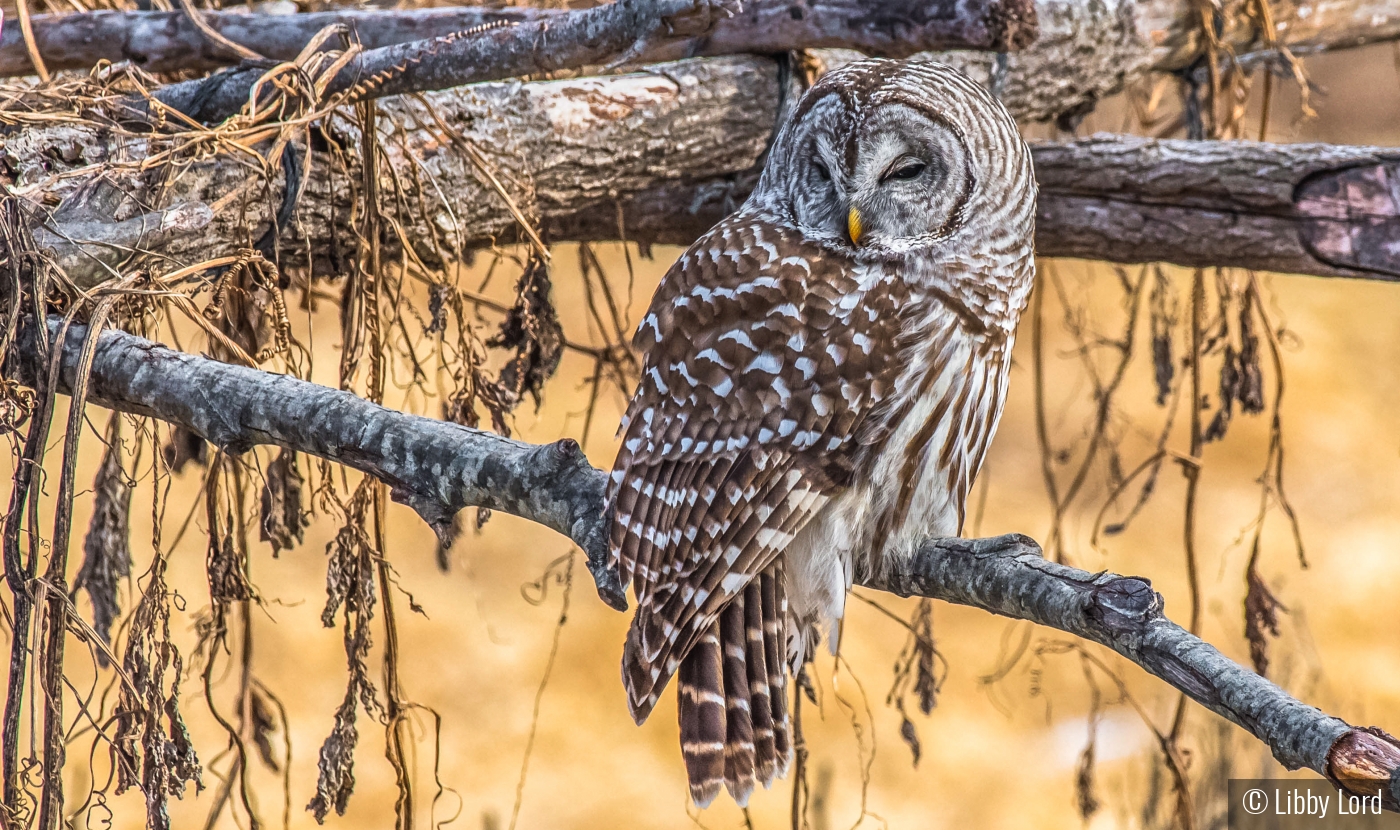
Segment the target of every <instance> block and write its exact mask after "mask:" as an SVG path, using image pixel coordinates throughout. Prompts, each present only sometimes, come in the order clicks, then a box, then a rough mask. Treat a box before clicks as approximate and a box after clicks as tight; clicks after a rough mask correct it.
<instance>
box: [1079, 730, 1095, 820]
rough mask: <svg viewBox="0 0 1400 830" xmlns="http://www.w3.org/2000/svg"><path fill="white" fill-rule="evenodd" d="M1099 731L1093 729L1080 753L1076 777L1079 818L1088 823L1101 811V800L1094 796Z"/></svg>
mask: <svg viewBox="0 0 1400 830" xmlns="http://www.w3.org/2000/svg"><path fill="white" fill-rule="evenodd" d="M1096 737H1097V730H1094V729H1093V728H1092V727H1091V728H1090V732H1089V743H1088V744H1086V745H1085V746H1084V751H1083V752H1081V753H1079V763H1078V765H1077V767H1076V769H1075V775H1074V800H1075V804H1076V806H1078V807H1079V817H1080V818H1082V819H1084V820H1085V821H1088V820H1089V819H1090V818H1092V817H1093V815H1094V813H1097V812H1098V811H1099V806H1100V804H1099V799H1098V797H1097V796H1096V795H1095V794H1094V745H1095V743H1096V740H1095V739H1096Z"/></svg>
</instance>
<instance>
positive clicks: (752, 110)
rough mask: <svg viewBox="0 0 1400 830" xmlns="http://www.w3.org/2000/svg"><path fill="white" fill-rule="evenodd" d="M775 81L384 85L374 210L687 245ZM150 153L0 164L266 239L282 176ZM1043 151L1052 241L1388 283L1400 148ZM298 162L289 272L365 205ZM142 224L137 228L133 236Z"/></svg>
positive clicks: (731, 62)
mask: <svg viewBox="0 0 1400 830" xmlns="http://www.w3.org/2000/svg"><path fill="white" fill-rule="evenodd" d="M779 76H780V72H779V69H778V66H777V64H776V62H774V61H772V60H768V59H765V58H751V57H746V58H719V59H710V60H691V61H682V62H679V63H674V64H666V65H664V66H658V67H653V68H651V69H650V71H648V72H646V73H637V74H630V75H620V76H609V77H602V78H578V79H572V80H565V81H548V82H539V83H528V84H518V83H501V84H495V83H490V84H478V85H475V86H472V87H469V88H464V89H459V90H450V91H445V92H436V93H428V94H425V95H423V96H421V97H417V96H413V97H396V98H387V99H384V100H382V101H380V102H379V107H380V111H381V114H382V116H383V117H382V118H380V123H381V124H382V125H383V127H382V129H384V131H385V132H384V133H383V134H382V145H383V147H384V152H385V153H386V155H387V158H388V163H387V164H384V165H381V169H383V170H384V175H385V177H386V179H385V181H384V183H383V185H382V188H383V189H384V191H385V192H393V188H395V187H398V188H401V189H402V190H401V195H402V198H400V199H398V200H396V203H395V204H393V205H389V206H386V208H385V210H387V211H389V212H390V213H391V215H393V216H394V219H395V222H396V223H397V226H398V227H399V228H402V230H403V238H404V239H407V240H409V241H410V243H411V244H413V245H414V246H415V249H414V253H415V254H417V256H418V257H419V259H421V260H423V261H424V262H427V263H435V262H436V260H437V259H438V257H439V255H440V254H441V253H444V252H445V253H446V254H448V255H458V256H460V255H461V254H462V253H463V252H465V251H467V250H469V249H472V248H477V247H483V246H489V245H491V244H494V243H495V242H496V241H497V240H500V239H509V238H512V234H514V233H515V232H516V231H515V229H516V227H517V224H516V223H517V219H516V217H515V214H514V213H513V212H512V211H511V209H510V208H509V206H508V205H507V203H506V202H505V200H503V199H502V198H501V196H500V194H499V193H498V192H497V191H496V189H495V186H494V183H493V182H491V181H490V180H488V179H487V178H486V177H485V176H484V175H483V173H482V164H484V165H485V166H486V167H487V168H489V170H491V171H493V175H494V176H495V178H496V181H497V182H499V183H501V185H502V186H503V187H504V188H505V190H506V192H507V194H508V195H509V196H510V197H511V199H512V200H513V201H514V202H515V204H516V205H520V206H524V207H525V208H526V209H527V210H528V212H530V213H531V214H533V215H534V216H536V217H538V221H539V222H540V224H541V226H542V227H541V230H542V231H543V233H544V236H545V237H546V238H547V239H551V240H553V241H566V240H598V239H618V238H620V237H625V238H627V239H631V240H635V241H640V242H642V243H653V242H656V243H675V244H682V245H684V244H689V243H690V242H691V241H692V240H694V239H695V238H696V237H697V236H699V235H700V234H701V233H702V232H704V231H705V230H706V229H707V228H709V227H710V226H711V225H713V224H714V223H715V222H717V221H718V220H719V219H720V218H722V217H723V216H724V215H725V214H727V213H729V212H731V211H732V210H734V209H735V208H736V207H737V206H738V205H739V204H740V203H741V202H742V201H743V199H744V198H745V197H746V196H747V195H748V192H749V190H750V188H752V186H753V183H754V182H755V181H756V177H757V169H758V165H759V164H760V161H761V158H762V155H763V153H764V150H765V148H766V147H767V142H768V140H769V138H770V136H771V134H772V131H773V129H774V127H775V124H776V123H777V120H778V117H779V116H778V113H779V110H780V109H781V107H782V105H783V104H782V102H783V100H784V90H782V89H781V88H780V87H779ZM323 129H324V130H325V134H326V135H327V136H330V137H331V138H332V139H334V140H335V141H336V142H338V146H339V147H343V148H349V149H347V153H348V152H349V150H351V149H353V148H355V147H358V146H359V139H358V133H357V132H355V128H354V126H353V125H349V124H347V123H346V122H344V121H340V120H334V119H333V120H330V121H328V122H327V123H326V124H324V125H323ZM161 150H162V145H160V144H158V143H155V142H152V141H151V140H149V139H148V138H145V137H135V138H132V137H119V136H116V135H113V134H112V133H110V132H109V131H107V130H105V129H104V128H103V127H102V126H101V125H100V124H96V123H94V124H74V123H68V122H63V123H47V124H42V125H37V126H33V127H30V128H27V129H25V130H22V131H20V132H18V133H17V134H15V135H12V136H10V137H9V138H8V140H7V141H6V142H5V143H4V146H3V147H0V161H3V162H4V163H5V164H6V166H8V167H9V168H10V169H11V170H14V171H15V172H16V190H17V192H18V193H20V194H21V195H23V196H25V197H26V200H27V202H28V203H30V204H31V205H34V204H45V203H47V204H53V203H58V202H65V205H64V209H63V211H64V212H72V211H75V210H77V208H74V207H73V204H74V203H82V202H83V201H84V200H86V199H90V198H92V197H93V193H94V188H86V189H84V187H83V184H84V182H100V186H99V187H97V188H96V189H95V190H96V191H97V192H102V193H109V194H115V198H116V199H117V202H119V204H117V205H115V206H112V205H108V206H106V207H105V208H104V209H105V210H107V211H108V212H109V214H110V215H112V216H114V217H116V219H127V218H129V217H130V216H132V215H133V214H136V215H139V214H141V213H145V212H146V211H148V210H149V209H150V208H149V207H148V206H150V205H163V204H178V203H182V202H186V201H192V202H202V203H204V204H208V205H214V204H216V203H218V202H220V200H224V201H225V202H227V201H228V200H229V199H230V197H229V194H230V193H235V194H241V195H240V196H238V197H236V198H237V199H238V201H237V202H235V204H234V205H232V206H230V207H229V208H228V209H225V210H222V211H219V212H216V214H215V215H214V216H213V218H212V220H211V221H210V224H209V225H208V226H207V228H206V229H205V230H203V231H201V232H200V233H190V234H183V235H180V234H167V235H165V236H164V237H162V238H159V239H152V238H145V239H142V238H139V236H138V237H134V238H132V239H130V240H128V242H127V249H128V250H129V249H131V248H138V247H140V248H144V249H145V250H148V251H151V252H154V253H158V254H160V255H161V256H163V257H168V258H170V259H172V260H173V261H175V262H179V263H182V264H187V263H191V262H198V261H200V260H203V259H206V258H209V257H214V256H224V255H228V254H231V253H233V252H234V251H236V250H239V249H242V248H244V247H246V245H247V240H248V239H250V238H251V239H257V238H259V237H260V236H261V235H262V234H263V233H264V232H265V230H266V229H267V228H268V226H269V224H270V222H271V220H272V216H273V213H274V211H275V209H276V205H277V204H278V201H279V200H280V198H281V190H282V187H283V182H282V181H281V178H280V170H274V173H273V177H272V178H271V180H259V179H258V178H256V177H257V176H258V175H260V174H259V173H257V172H254V173H253V174H251V175H252V176H253V177H254V178H250V173H249V171H248V169H247V168H246V167H242V166H239V165H234V164H228V163H227V160H226V159H223V158H218V157H216V158H212V159H209V160H207V161H195V162H191V163H189V164H187V165H186V166H184V167H183V168H182V170H181V175H180V177H179V186H178V188H177V189H175V190H174V191H169V190H166V189H164V184H163V181H164V180H163V179H162V178H160V177H157V176H152V175H149V174H148V173H147V172H146V171H144V170H142V169H141V167H140V162H141V160H142V159H143V158H145V157H147V156H149V155H151V154H154V153H156V152H160V151H161ZM1033 153H1034V156H1035V162H1036V173H1037V176H1038V178H1039V180H1040V183H1041V194H1040V209H1039V214H1038V218H1037V227H1036V244H1037V248H1038V250H1039V251H1040V253H1041V254H1043V255H1046V256H1070V257H1082V258H1086V259H1098V260H1109V261H1114V262H1125V263H1132V262H1153V261H1163V262H1173V263H1178V264H1182V265H1188V266H1197V265H1200V266H1210V265H1225V266H1238V267H1243V268H1253V269H1258V270H1275V271H1283V272H1290V273H1302V274H1317V275H1325V276H1347V277H1359V278H1368V279H1396V278H1400V194H1397V192H1396V191H1395V190H1394V189H1392V188H1391V187H1390V186H1389V182H1390V181H1394V180H1397V179H1400V151H1396V150H1394V149H1383V148H1370V147H1338V146H1330V145H1322V144H1292V145H1278V144H1258V143H1253V142H1243V141H1236V142H1186V141H1153V140H1149V139H1141V138H1130V137H1114V138H1105V137H1096V138H1091V139H1087V140H1083V141H1079V142H1074V143H1070V144H1040V145H1037V146H1036V147H1034V148H1033ZM65 159H72V160H73V161H72V162H65V161H64V160H65ZM309 167H310V169H311V170H312V171H313V175H312V177H311V178H310V180H309V181H308V182H307V185H306V187H305V189H304V190H303V193H302V196H301V199H300V202H299V212H298V215H297V221H296V222H295V223H293V224H292V226H291V227H289V228H288V229H287V230H286V232H285V233H284V234H283V236H282V239H281V244H280V248H281V251H282V252H283V255H284V257H285V260H284V264H286V265H293V266H295V265H299V264H306V263H305V262H299V261H298V259H297V257H298V256H300V255H301V254H302V253H303V252H310V254H311V255H312V256H314V257H318V258H320V259H317V260H316V261H313V262H312V263H310V264H311V266H312V267H313V269H314V270H315V271H316V272H317V273H320V274H333V273H336V272H337V266H336V264H335V263H334V262H332V261H330V260H329V259H328V258H329V257H331V256H333V255H334V251H335V250H336V240H338V239H339V240H344V239H350V238H353V237H352V234H353V230H352V229H351V228H350V227H349V226H348V225H347V224H346V223H347V222H348V217H350V216H353V215H356V214H354V213H353V211H352V210H351V209H350V207H351V206H350V199H351V198H353V194H351V193H349V192H348V190H347V189H346V188H344V187H342V186H341V184H340V183H341V182H342V179H341V178H339V177H338V176H337V175H336V174H335V173H334V163H333V160H332V157H331V154H330V153H322V152H319V151H318V152H314V153H313V154H312V157H311V162H310V164H309ZM85 169H86V171H90V173H89V172H85ZM341 175H343V174H341ZM263 188H266V189H265V190H264V189H263ZM172 193H173V195H172ZM402 205H408V206H412V209H411V210H404V209H403V208H402V207H401V206H402ZM36 212H38V211H37V210H36ZM78 212H79V213H84V212H83V211H78ZM87 213H90V211H87ZM40 215H41V216H42V213H40ZM619 220H620V224H619ZM64 222H65V220H64V219H63V216H62V215H58V216H55V217H54V218H53V219H51V220H48V224H49V226H50V228H51V229H53V230H55V231H65V227H66V226H65V224H64ZM152 224H153V222H152V221H148V222H146V223H145V224H144V225H143V224H141V223H137V224H135V225H131V226H130V228H131V231H132V233H133V234H138V233H139V232H140V231H141V229H142V228H144V227H149V226H151V225H152ZM65 232H66V234H67V236H68V237H70V238H73V239H78V240H82V239H88V238H91V237H89V236H85V235H84V233H83V232H80V231H79V230H76V229H67V230H66V231H65ZM109 236H110V235H109ZM389 241H390V242H391V243H392V242H397V240H389ZM107 242H108V243H111V242H112V240H111V239H110V238H109V239H108V240H107ZM104 251H105V254H104V253H103V252H104ZM91 253H92V258H91V259H87V260H84V261H83V262H78V263H75V266H76V267H78V270H71V271H69V276H70V278H72V279H74V281H75V282H77V283H79V284H83V285H91V284H92V283H93V282H95V281H98V280H101V279H105V278H106V277H107V276H108V274H109V273H110V272H109V271H108V270H107V268H108V267H114V266H115V265H117V264H119V263H120V262H121V260H122V259H125V258H126V251H124V250H123V249H122V248H121V247H120V246H114V245H113V244H107V245H106V246H105V247H102V248H101V249H100V250H94V251H92V252H91ZM103 256H105V257H106V258H107V259H106V261H105V262H106V264H105V265H103V264H101V263H100V262H99V260H100V259H101V258H102V257H103Z"/></svg>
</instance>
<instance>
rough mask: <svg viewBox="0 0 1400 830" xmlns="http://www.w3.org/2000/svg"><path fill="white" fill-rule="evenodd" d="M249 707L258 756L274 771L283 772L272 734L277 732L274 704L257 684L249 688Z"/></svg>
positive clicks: (254, 744)
mask: <svg viewBox="0 0 1400 830" xmlns="http://www.w3.org/2000/svg"><path fill="white" fill-rule="evenodd" d="M249 695H250V701H249V702H250V703H251V704H252V705H251V706H250V707H249V708H250V709H251V710H252V716H253V746H255V747H257V748H258V757H259V758H261V759H262V762H263V763H264V764H266V765H267V768H268V769H270V770H272V771H273V772H281V771H282V765H281V763H280V762H278V760H277V753H276V751H274V750H273V747H272V736H273V735H274V734H276V732H277V718H276V716H274V715H273V712H272V705H271V703H270V702H269V701H268V699H267V693H266V692H264V691H263V690H262V689H260V688H258V687H257V686H253V687H252V688H251V689H250V690H249Z"/></svg>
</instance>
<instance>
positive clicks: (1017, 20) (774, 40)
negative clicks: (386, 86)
mask: <svg viewBox="0 0 1400 830" xmlns="http://www.w3.org/2000/svg"><path fill="white" fill-rule="evenodd" d="M793 8H797V9H798V12H797V14H793V13H792V9H793ZM202 14H203V17H204V20H205V22H207V23H208V24H209V26H210V27H211V28H212V29H213V30H214V31H215V32H217V33H218V34H219V35H221V36H223V37H224V38H226V39H228V40H229V41H232V42H233V43H236V44H239V45H241V46H244V47H247V48H250V49H252V50H253V51H255V52H257V53H258V54H260V55H262V56H264V57H266V58H269V59H271V60H279V61H285V60H292V59H294V58H296V56H297V55H298V54H300V53H301V50H302V48H303V47H305V46H306V44H307V43H309V42H310V41H311V39H312V38H313V37H315V35H316V33H317V32H319V31H321V30H322V29H324V28H325V27H327V26H334V25H344V26H346V27H348V28H349V30H350V31H351V32H352V33H353V36H354V37H355V38H356V39H357V40H358V41H359V43H360V44H361V45H362V46H364V48H366V49H380V48H383V47H386V46H393V45H396V44H401V43H408V42H410V41H415V40H424V39H428V38H435V37H443V36H445V35H450V34H453V33H454V32H461V31H464V30H467V29H474V28H476V27H478V26H482V25H485V24H493V23H509V24H512V25H522V24H534V25H540V26H544V27H548V28H557V27H558V26H559V24H560V23H561V22H564V21H566V20H567V19H568V18H569V15H570V13H569V12H566V11H561V10H558V9H533V8H499V9H491V8H475V7H473V8H431V9H392V10H391V9H384V10H377V9H374V10H371V9H339V10H335V11H325V12H313V13H309V14H293V15H272V14H259V13H253V14H242V13H237V12H224V11H206V12H203V13H202ZM1034 19H1035V18H1034V6H1033V5H1032V3H1031V2H1030V0H1009V1H1008V0H941V2H934V3H929V2H923V1H922V0H917V1H916V0H810V1H809V2H807V3H804V4H802V5H801V6H793V4H792V3H790V2H787V1H786V0H781V1H778V0H750V2H745V3H743V4H742V6H741V7H739V8H738V9H737V11H736V13H735V14H734V15H733V16H722V17H720V18H719V19H718V20H716V21H715V24H714V28H713V29H712V30H711V31H710V32H709V33H708V34H707V35H705V36H704V37H699V38H696V37H685V36H684V35H683V33H675V34H672V33H667V35H666V36H665V37H661V38H657V39H656V40H655V41H653V42H652V43H650V44H648V46H647V49H646V50H645V51H644V52H642V53H641V54H640V55H638V56H636V60H638V61H648V62H649V61H664V60H677V59H680V58H688V57H698V56H705V55H729V54H738V53H741V52H756V53H759V54H772V53H777V52H786V51H789V50H793V49H812V48H820V47H828V48H845V49H857V50H859V51H861V52H864V53H866V54H869V55H879V56H883V57H893V58H899V57H907V56H909V55H912V54H913V53H915V52H921V51H926V50H930V49H979V50H980V49H990V50H993V51H1004V50H1007V49H1015V48H1019V47H1021V46H1024V45H1026V44H1027V43H1029V42H1030V41H1031V40H1032V39H1033V38H1034V36H1035V26H1034ZM33 26H34V39H35V42H36V44H37V46H38V48H39V54H40V55H41V56H42V58H43V60H44V63H45V64H46V65H47V67H48V69H49V70H50V71H53V70H58V69H90V68H91V67H93V66H95V65H96V64H97V63H98V61H101V60H109V61H114V62H115V61H120V60H129V61H131V62H132V63H135V64H136V65H137V66H140V67H141V68H142V69H145V70H146V71H147V72H156V73H161V72H176V71H191V70H194V71H204V70H210V69H216V68H218V67H221V66H232V65H234V64H237V63H238V62H239V61H240V60H241V57H240V56H238V55H235V54H233V53H232V52H231V51H230V50H228V49H226V48H220V46H219V45H218V44H215V43H212V42H210V41H209V40H208V39H207V38H205V37H204V36H203V35H202V34H200V32H199V31H198V30H197V29H196V28H195V26H194V25H193V24H192V23H191V22H190V20H189V18H188V16H186V15H184V14H182V13H181V12H156V11H151V12H115V11H95V12H88V13H85V14H63V15H53V14H47V15H39V16H37V17H35V18H33ZM553 45H554V41H553V38H551V46H553ZM33 71H34V69H33V65H32V63H31V62H30V58H29V54H28V52H27V51H26V49H25V44H24V39H23V37H22V33H21V32H20V31H19V30H18V29H13V30H9V29H7V30H6V31H5V32H4V37H3V40H0V76H11V75H29V74H32V73H33Z"/></svg>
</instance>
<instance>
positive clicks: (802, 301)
mask: <svg viewBox="0 0 1400 830" xmlns="http://www.w3.org/2000/svg"><path fill="white" fill-rule="evenodd" d="M877 267H878V266H877ZM902 285H903V284H902V283H901V282H900V281H899V280H895V279H889V278H888V275H882V274H880V273H879V272H878V271H865V270H862V269H860V268H855V267H853V263H852V262H851V261H850V260H845V259H833V258H831V257H830V256H829V255H827V254H825V253H824V252H823V251H822V250H821V249H820V248H817V247H816V246H814V245H812V244H810V243H806V242H803V241H802V240H800V239H798V238H797V237H796V236H794V235H792V234H790V233H786V232H784V231H782V230H780V229H778V228H777V227H775V226H773V225H771V224H768V223H766V222H763V221H762V220H761V219H756V218H755V217H752V216H749V217H744V216H736V217H731V218H730V219H728V220H726V221H724V222H722V223H721V224H720V225H718V226H716V227H715V228H714V229H713V230H711V231H710V232H709V234H707V235H706V236H705V237H702V238H701V239H700V240H699V241H697V242H696V243H695V245H694V246H692V247H691V248H690V250H689V251H687V252H686V254H685V255H684V256H683V257H681V259H680V260H679V261H678V262H677V263H676V264H675V266H673V267H672V268H671V270H670V271H669V272H668V273H667V275H666V277H665V279H664V280H663V281H662V285H661V287H660V288H659V289H658V291H657V294H656V296H655V297H654V299H653V300H652V305H651V308H650V311H649V313H648V314H647V316H646V318H645V319H644V320H643V321H642V324H641V327H640V329H639V331H638V334H637V339H636V341H635V345H636V347H637V348H638V350H639V351H641V352H642V353H643V354H644V355H645V358H644V364H643V374H642V380H641V384H640V386H639V388H638V390H637V394H636V396H635V397H634V399H633V401H632V403H631V406H630V407H629V409H628V413H627V417H626V419H625V420H624V425H623V430H624V439H623V447H622V450H621V451H620V452H619V454H618V458H617V461H616V463H615V465H614V469H613V474H612V478H611V480H610V483H609V492H608V503H609V505H610V509H611V510H612V534H611V539H610V544H611V551H612V554H613V556H614V557H615V558H616V561H617V563H618V565H619V566H620V569H621V570H620V572H621V574H622V578H623V580H624V584H625V582H626V581H629V580H630V581H631V582H632V584H633V587H634V590H635V592H636V595H637V613H636V617H635V618H634V620H633V624H632V630H631V632H630V633H629V635H628V640H627V646H626V652H625V654H624V657H623V665H624V680H625V682H626V685H627V688H628V700H629V704H630V705H631V708H632V713H633V716H634V717H636V718H637V720H638V721H641V720H643V719H644V718H645V717H646V716H647V714H648V713H649V712H650V711H651V708H652V706H653V705H654V704H655V701H656V699H657V696H658V695H659V694H660V692H661V690H662V688H663V687H664V686H665V685H666V683H667V682H668V680H669V679H670V677H671V675H672V674H674V672H675V671H676V668H677V667H678V665H679V664H680V661H681V659H682V658H683V657H684V656H685V655H686V654H687V653H688V652H689V651H690V650H691V648H692V647H693V646H694V645H695V644H696V643H697V642H698V641H699V639H700V638H701V636H702V635H703V634H704V633H705V632H706V631H707V630H708V629H709V628H710V626H711V625H712V623H714V621H715V619H716V617H717V616H718V615H719V613H720V611H721V610H722V609H723V608H724V606H725V605H726V604H727V603H728V602H729V601H730V600H731V599H733V598H734V597H736V596H737V595H739V594H740V593H742V592H743V591H744V590H745V588H746V586H747V585H748V584H749V582H750V581H751V580H753V579H754V577H755V576H757V575H758V574H759V573H760V572H763V571H764V570H765V569H767V568H768V567H769V566H770V565H771V564H772V563H773V562H774V559H775V558H776V557H777V556H778V555H779V554H780V553H781V552H782V551H783V550H784V549H785V548H786V547H787V545H788V544H789V543H790V542H791V541H792V540H793V538H794V537H795V536H796V534H797V533H798V531H799V530H801V529H802V527H803V526H804V525H805V524H806V523H807V522H808V520H809V519H810V518H811V517H812V516H813V514H814V513H815V512H816V511H818V510H820V509H821V508H822V506H824V505H825V504H827V502H828V501H829V500H830V499H831V498H832V497H833V496H834V495H835V494H836V493H837V492H839V491H840V490H841V489H842V488H844V487H845V486H846V485H847V484H848V482H849V479H850V476H851V470H852V469H853V464H854V457H855V454H856V453H857V452H858V451H859V446H858V444H859V443H860V442H859V440H858V436H859V435H860V425H861V424H862V422H864V421H865V420H866V418H867V416H868V415H869V413H870V412H871V411H872V410H874V409H875V408H876V407H878V406H879V405H880V403H881V401H883V400H884V399H886V398H887V397H888V396H889V394H890V392H891V389H890V386H891V383H892V377H893V374H894V372H893V368H894V367H893V364H894V362H895V360H896V357H895V356H896V354H897V352H898V348H897V345H896V341H897V338H898V336H899V331H900V325H899V320H900V310H901V309H900V308H899V306H900V303H901V300H902V299H903V297H902V295H901V292H902V290H903V289H902Z"/></svg>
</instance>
